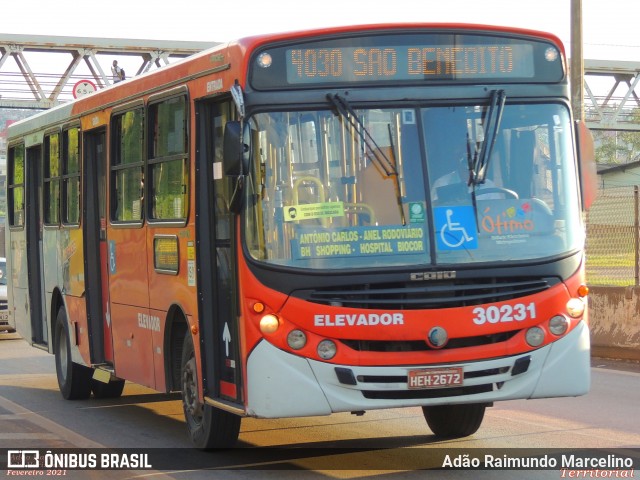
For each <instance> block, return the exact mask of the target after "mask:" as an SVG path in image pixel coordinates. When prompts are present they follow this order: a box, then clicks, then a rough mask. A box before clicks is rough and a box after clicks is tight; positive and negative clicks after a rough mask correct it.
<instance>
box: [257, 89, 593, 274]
mask: <svg viewBox="0 0 640 480" xmlns="http://www.w3.org/2000/svg"><path fill="white" fill-rule="evenodd" d="M336 98H337V97H336ZM502 107H503V108H500V112H499V114H498V113H496V112H493V111H491V109H490V108H489V106H487V105H457V106H448V107H442V106H436V107H425V108H416V109H410V108H385V109H360V108H357V109H354V108H351V106H350V105H349V104H347V103H346V102H343V103H335V104H333V105H331V108H329V107H328V108H327V109H326V110H318V111H288V112H268V113H258V114H255V115H254V116H252V117H251V118H250V119H249V122H250V126H251V130H252V164H251V165H252V166H251V171H250V175H249V180H248V185H247V188H246V189H245V191H246V205H247V206H248V209H247V214H246V217H245V218H246V225H245V226H246V231H245V233H246V235H245V238H246V241H247V248H248V251H249V252H250V254H251V256H252V257H253V258H254V259H256V260H258V261H262V262H266V263H269V264H275V265H282V266H287V267H294V268H307V269H308V268H312V269H334V270H335V269H348V268H371V267H402V266H416V265H459V264H470V263H481V262H493V263H496V262H513V261H527V260H533V259H539V258H544V257H551V256H554V255H558V254H562V253H564V252H568V251H571V250H573V249H576V248H580V247H581V246H582V244H583V242H584V233H583V231H582V229H581V226H580V225H581V224H580V210H579V206H578V198H579V197H578V189H577V179H576V175H577V174H576V171H575V168H576V167H575V159H574V154H573V148H572V132H571V122H570V117H569V112H568V110H567V107H566V105H563V104H509V103H507V104H506V105H503V106H502Z"/></svg>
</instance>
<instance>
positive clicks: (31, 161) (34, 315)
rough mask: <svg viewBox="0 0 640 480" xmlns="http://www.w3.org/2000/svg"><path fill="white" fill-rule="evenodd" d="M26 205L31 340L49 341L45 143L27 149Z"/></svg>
mask: <svg viewBox="0 0 640 480" xmlns="http://www.w3.org/2000/svg"><path fill="white" fill-rule="evenodd" d="M26 166H27V172H26V178H27V179H28V185H29V187H31V188H27V192H26V195H27V198H26V201H27V204H26V231H27V270H28V277H29V305H30V312H31V340H32V341H33V343H34V344H36V345H47V343H48V341H49V334H48V327H47V318H46V315H45V300H44V276H43V274H42V272H43V267H42V265H43V258H42V233H43V223H42V146H41V145H37V146H33V147H29V148H27V153H26Z"/></svg>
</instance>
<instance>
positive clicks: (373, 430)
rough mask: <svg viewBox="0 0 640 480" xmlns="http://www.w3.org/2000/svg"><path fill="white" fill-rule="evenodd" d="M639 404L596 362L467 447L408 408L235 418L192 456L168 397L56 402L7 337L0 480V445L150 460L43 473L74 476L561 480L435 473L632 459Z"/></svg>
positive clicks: (50, 379) (505, 406) (623, 367)
mask: <svg viewBox="0 0 640 480" xmlns="http://www.w3.org/2000/svg"><path fill="white" fill-rule="evenodd" d="M638 405H640V364H638V363H633V362H620V361H613V360H605V359H598V358H596V359H594V360H593V370H592V388H591V391H590V392H589V394H587V395H585V396H582V397H577V398H559V399H543V400H532V401H527V400H519V401H509V402H500V403H497V404H496V405H495V406H494V407H493V408H490V409H488V410H487V414H486V416H485V420H484V423H483V425H482V427H481V428H480V430H479V431H478V432H477V433H476V434H475V435H473V436H471V437H468V438H465V439H458V440H448V441H438V440H436V439H435V438H434V437H433V435H432V434H431V432H430V430H429V428H428V427H427V425H426V422H425V420H424V418H423V416H422V412H421V410H420V409H419V408H408V409H397V410H384V411H372V412H367V413H366V414H365V415H363V416H355V415H350V414H335V415H332V416H328V417H313V418H299V419H281V420H258V419H244V420H243V424H242V429H241V433H240V441H239V444H238V448H236V449H232V450H225V451H218V452H200V451H196V450H193V449H191V448H190V447H191V444H190V442H189V440H188V438H187V436H186V428H185V425H184V419H183V415H182V406H181V403H180V400H179V396H178V395H176V394H171V395H164V394H158V393H155V392H153V391H151V390H149V389H147V388H144V387H141V386H139V385H135V384H131V383H127V385H126V386H125V390H124V394H123V396H122V397H121V398H119V399H114V400H97V399H90V400H86V401H74V402H70V401H65V400H64V399H63V398H62V396H61V395H60V393H59V391H58V386H57V381H56V376H55V366H54V357H53V356H52V355H49V354H47V353H46V352H43V351H40V350H38V349H35V348H31V347H30V346H28V345H27V343H26V342H25V341H24V340H22V339H21V338H20V337H19V336H18V335H16V334H0V475H4V474H5V473H7V476H9V475H12V474H14V472H11V471H10V469H8V468H7V467H5V465H7V463H6V460H7V459H6V458H2V456H4V455H6V453H4V450H2V449H37V450H39V451H42V452H45V451H46V450H47V449H53V450H51V451H52V452H57V451H59V450H55V449H73V450H64V451H65V452H67V451H70V452H74V451H79V450H78V449H95V450H86V451H88V452H105V451H107V452H111V451H115V452H122V451H121V450H114V449H126V450H125V452H134V453H139V454H140V455H141V454H142V453H144V452H148V451H150V452H152V458H151V460H152V461H151V465H152V467H153V468H150V469H146V470H142V469H122V470H93V469H85V470H72V469H63V468H61V469H57V470H55V471H52V472H45V473H50V474H51V475H53V474H54V473H57V474H59V475H64V476H65V477H67V478H82V479H85V478H92V479H93V478H109V479H110V478H118V479H119V478H154V479H155V478H175V479H187V478H189V479H190V478H216V479H219V478H220V479H236V478H237V479H263V478H267V479H268V478H274V479H278V480H282V479H283V478H284V479H298V478H304V479H306V478H381V479H386V478H393V479H401V478H425V476H427V477H428V478H439V479H445V480H446V479H453V478H455V479H457V478H470V479H471V478H473V479H485V478H486V479H500V478H531V479H538V478H544V479H547V478H554V479H556V478H568V475H569V473H568V472H569V471H568V470H565V471H564V476H563V470H562V469H561V468H556V469H551V470H535V471H531V470H529V471H515V470H500V469H493V470H483V469H462V470H451V469H448V468H445V469H442V462H443V458H444V456H446V455H449V459H450V460H452V461H453V459H455V458H458V459H465V458H466V459H469V458H471V459H473V458H476V457H477V458H482V457H483V456H484V455H485V454H491V455H494V457H496V456H497V457H500V456H502V455H506V456H507V457H508V458H511V457H517V456H520V455H524V456H525V457H526V456H527V455H526V454H527V453H528V452H531V451H530V450H528V449H541V450H539V451H538V450H536V452H537V453H538V454H540V453H545V452H547V451H548V452H550V454H551V455H553V454H554V453H558V452H560V453H563V452H569V453H570V452H573V449H596V450H594V451H595V452H596V453H601V454H613V455H623V456H624V458H633V459H635V461H636V462H638V459H639V458H640V450H638V449H640V415H639V413H640V409H639V408H638ZM105 449H106V450H105ZM146 449H152V450H146ZM621 449H624V450H621ZM627 449H632V450H627ZM633 449H636V450H633ZM82 451H85V450H82ZM589 451H590V452H591V450H589ZM620 452H623V453H620ZM624 452H626V453H624ZM43 454H44V453H43ZM3 462H4V463H3ZM154 463H155V465H154ZM3 469H6V470H7V471H6V472H5V471H3ZM427 469H429V470H431V471H428V472H426V471H425V470H427ZM434 469H435V470H434ZM32 473H33V472H32ZM634 473H635V476H636V477H638V475H639V473H638V471H635V472H634ZM583 478H584V477H583Z"/></svg>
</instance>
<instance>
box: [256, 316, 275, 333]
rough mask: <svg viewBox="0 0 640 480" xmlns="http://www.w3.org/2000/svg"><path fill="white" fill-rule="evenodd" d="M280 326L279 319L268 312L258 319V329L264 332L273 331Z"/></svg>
mask: <svg viewBox="0 0 640 480" xmlns="http://www.w3.org/2000/svg"><path fill="white" fill-rule="evenodd" d="M279 327H280V320H278V317H276V316H275V315H274V314H272V313H269V314H267V315H265V316H264V317H262V318H261V319H260V331H261V332H262V333H264V334H269V333H275V332H276V331H277V330H278V328H279Z"/></svg>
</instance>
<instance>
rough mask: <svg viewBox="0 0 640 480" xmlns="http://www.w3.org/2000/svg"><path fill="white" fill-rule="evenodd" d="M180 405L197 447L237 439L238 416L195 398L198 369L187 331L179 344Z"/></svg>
mask: <svg viewBox="0 0 640 480" xmlns="http://www.w3.org/2000/svg"><path fill="white" fill-rule="evenodd" d="M181 365H182V368H181V378H182V408H183V410H184V418H185V420H186V422H187V429H188V431H189V436H190V437H191V441H192V442H193V444H194V445H195V446H196V448H199V449H202V450H209V449H212V448H230V447H233V446H234V445H235V444H236V442H237V441H238V435H239V434H240V422H241V420H242V419H241V418H240V417H239V416H238V415H234V414H233V413H229V412H226V411H224V410H220V409H219V408H215V407H212V406H211V405H207V404H202V403H200V401H199V400H198V382H199V379H198V371H197V369H196V360H195V354H194V349H193V339H192V338H191V335H190V334H189V333H188V332H187V334H186V336H185V338H184V342H183V344H182V362H181Z"/></svg>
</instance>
